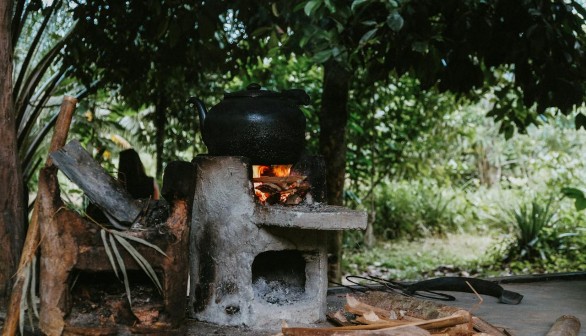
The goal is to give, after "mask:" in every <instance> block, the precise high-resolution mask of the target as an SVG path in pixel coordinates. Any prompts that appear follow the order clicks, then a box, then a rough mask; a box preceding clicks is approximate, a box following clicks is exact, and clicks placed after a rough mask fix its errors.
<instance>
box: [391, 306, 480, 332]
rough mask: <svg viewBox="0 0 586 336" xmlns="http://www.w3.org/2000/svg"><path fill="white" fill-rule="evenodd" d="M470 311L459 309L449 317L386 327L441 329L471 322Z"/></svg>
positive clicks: (392, 328) (394, 328)
mask: <svg viewBox="0 0 586 336" xmlns="http://www.w3.org/2000/svg"><path fill="white" fill-rule="evenodd" d="M470 321H471V319H470V313H468V312H467V311H465V310H459V311H457V312H456V313H454V314H453V315H451V316H448V317H440V318H437V319H433V320H428V321H420V322H409V323H406V324H403V325H400V326H396V327H390V328H386V329H388V330H396V329H400V328H403V327H405V326H417V327H419V328H422V329H426V330H430V329H441V328H448V327H453V326H456V325H459V324H465V323H470Z"/></svg>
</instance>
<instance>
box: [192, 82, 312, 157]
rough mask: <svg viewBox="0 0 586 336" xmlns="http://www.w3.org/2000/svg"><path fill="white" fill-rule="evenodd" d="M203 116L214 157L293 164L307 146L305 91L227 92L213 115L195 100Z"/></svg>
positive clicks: (202, 125) (205, 135)
mask: <svg viewBox="0 0 586 336" xmlns="http://www.w3.org/2000/svg"><path fill="white" fill-rule="evenodd" d="M189 102H190V103H193V104H195V106H196V108H197V112H198V114H199V121H200V131H201V135H202V138H203V142H204V143H205V145H206V146H207V148H208V152H209V154H210V155H219V156H221V155H227V156H245V157H248V158H249V159H250V160H251V163H252V164H265V165H269V164H293V163H295V162H297V160H298V159H299V157H300V155H301V153H302V152H303V149H304V147H305V123H306V122H305V115H304V114H303V112H302V111H301V110H300V109H299V105H307V104H308V103H309V96H308V95H307V93H305V91H303V90H285V91H283V92H274V91H268V90H261V87H260V85H259V84H250V85H249V86H248V87H247V88H246V90H243V91H238V92H233V93H226V94H225V95H224V99H223V100H222V101H221V102H220V103H218V104H217V105H215V106H213V107H212V108H211V109H210V110H209V112H208V111H207V109H206V107H205V105H204V103H203V102H202V101H201V100H200V99H198V98H196V97H191V98H190V99H189Z"/></svg>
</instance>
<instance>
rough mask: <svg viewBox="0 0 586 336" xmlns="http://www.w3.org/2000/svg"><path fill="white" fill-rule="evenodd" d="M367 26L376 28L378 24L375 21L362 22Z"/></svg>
mask: <svg viewBox="0 0 586 336" xmlns="http://www.w3.org/2000/svg"><path fill="white" fill-rule="evenodd" d="M361 23H362V24H363V25H365V26H376V24H377V22H376V21H375V20H366V21H362V22H361Z"/></svg>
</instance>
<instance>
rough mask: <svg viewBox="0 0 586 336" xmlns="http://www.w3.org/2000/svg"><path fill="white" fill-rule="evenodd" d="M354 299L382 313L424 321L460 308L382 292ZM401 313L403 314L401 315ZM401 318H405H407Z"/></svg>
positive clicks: (373, 292)
mask: <svg viewBox="0 0 586 336" xmlns="http://www.w3.org/2000/svg"><path fill="white" fill-rule="evenodd" d="M354 299H355V300H357V301H358V302H360V303H361V304H367V305H369V306H371V307H376V308H377V309H380V310H382V311H387V312H390V311H395V312H396V313H397V314H398V315H399V316H402V315H405V314H407V315H408V316H410V317H415V318H418V319H424V320H430V319H435V318H438V317H447V316H450V315H452V314H454V313H455V312H457V311H458V310H460V308H457V307H452V306H446V305H443V304H440V303H437V302H434V301H430V300H421V299H416V298H412V297H406V296H404V295H400V294H394V293H389V292H382V291H370V292H367V293H365V294H360V295H355V296H354ZM401 311H404V312H405V313H403V314H401ZM375 312H376V310H375ZM403 318H407V316H404V317H403Z"/></svg>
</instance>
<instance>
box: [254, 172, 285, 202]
mask: <svg viewBox="0 0 586 336" xmlns="http://www.w3.org/2000/svg"><path fill="white" fill-rule="evenodd" d="M292 166H293V165H272V166H262V165H259V166H252V177H253V178H254V177H262V176H275V177H287V176H289V174H291V167H292ZM260 185H262V182H255V183H254V194H255V195H256V197H258V199H259V200H260V201H261V203H263V204H264V203H265V201H266V200H267V198H268V197H269V196H270V193H266V192H262V191H260V190H259V189H257V188H258V187H259V186H260Z"/></svg>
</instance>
